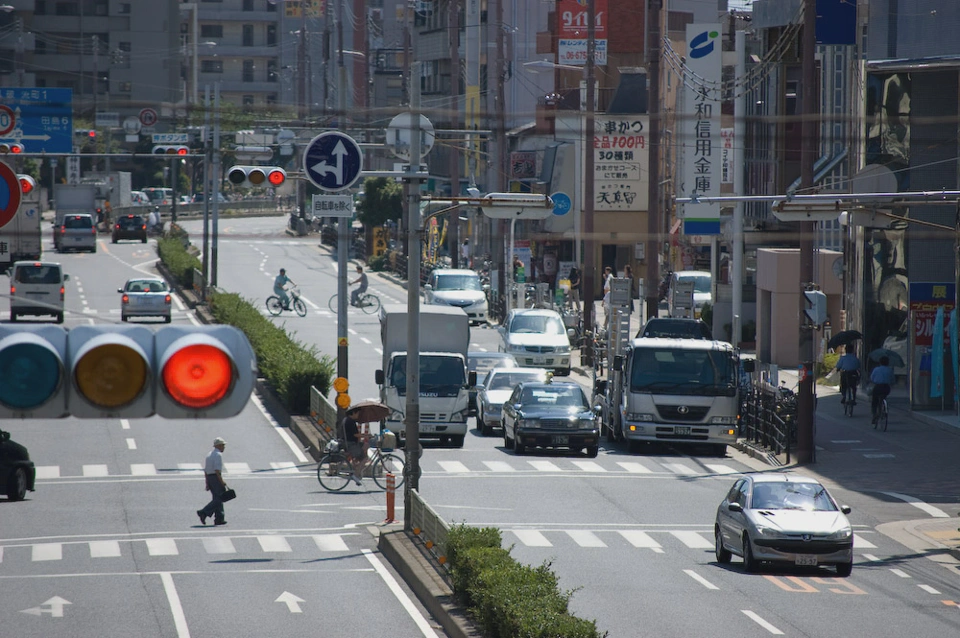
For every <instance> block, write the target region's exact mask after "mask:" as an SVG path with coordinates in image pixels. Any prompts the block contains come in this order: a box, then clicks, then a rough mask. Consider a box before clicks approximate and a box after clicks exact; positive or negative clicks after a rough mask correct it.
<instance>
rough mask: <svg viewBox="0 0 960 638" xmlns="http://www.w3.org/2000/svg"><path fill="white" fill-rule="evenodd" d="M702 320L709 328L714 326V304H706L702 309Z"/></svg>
mask: <svg viewBox="0 0 960 638" xmlns="http://www.w3.org/2000/svg"><path fill="white" fill-rule="evenodd" d="M700 318H701V319H703V322H704V323H705V324H707V325H708V326H713V304H712V303H709V302H708V303H705V304H703V306H702V307H701V308H700Z"/></svg>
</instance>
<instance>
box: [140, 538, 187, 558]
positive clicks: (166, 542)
mask: <svg viewBox="0 0 960 638" xmlns="http://www.w3.org/2000/svg"><path fill="white" fill-rule="evenodd" d="M146 543H147V553H148V554H150V555H151V556H176V555H177V554H179V553H180V552H179V551H178V550H177V541H175V540H174V539H172V538H148V539H146Z"/></svg>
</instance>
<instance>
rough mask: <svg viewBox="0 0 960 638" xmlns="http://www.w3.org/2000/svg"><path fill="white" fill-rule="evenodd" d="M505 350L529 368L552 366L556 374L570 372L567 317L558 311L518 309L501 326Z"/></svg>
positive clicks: (521, 364)
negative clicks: (564, 319)
mask: <svg viewBox="0 0 960 638" xmlns="http://www.w3.org/2000/svg"><path fill="white" fill-rule="evenodd" d="M499 330H500V335H501V337H502V339H503V343H502V344H501V345H500V351H501V352H508V353H510V354H512V355H513V358H514V359H516V360H517V363H519V364H520V366H521V367H525V368H551V369H553V371H554V372H555V373H556V374H562V375H568V374H570V337H571V335H572V334H573V332H574V331H573V329H569V330H567V329H566V327H565V326H564V325H563V319H561V318H560V315H559V314H558V313H557V311H555V310H545V309H539V308H528V309H515V310H511V311H510V313H509V314H508V315H507V319H506V321H504V322H503V326H501V327H500V328H499Z"/></svg>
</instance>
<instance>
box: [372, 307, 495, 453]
mask: <svg viewBox="0 0 960 638" xmlns="http://www.w3.org/2000/svg"><path fill="white" fill-rule="evenodd" d="M408 320H409V317H408V315H407V306H406V304H386V305H384V306H383V307H382V308H381V309H380V342H381V344H382V345H383V368H382V369H380V370H377V372H376V381H377V385H379V386H380V401H381V402H382V403H383V404H384V405H386V406H387V407H389V408H390V415H389V416H388V417H387V420H386V426H387V427H388V428H389V429H390V430H391V431H392V432H395V433H397V434H398V435H399V436H400V438H401V440H403V439H404V438H405V426H404V423H403V419H404V415H405V414H406V407H407V406H406V400H407V399H406V395H407V392H406V386H407V384H406V378H407V325H408ZM419 320H420V436H421V438H424V439H428V438H429V439H440V442H441V443H446V444H452V445H454V446H456V447H463V439H464V437H465V436H466V434H467V414H468V413H469V398H470V394H469V389H470V387H471V386H472V385H475V384H476V374H477V373H476V372H470V373H469V374H468V373H467V347H468V345H469V343H470V318H469V317H467V314H466V313H465V312H464V311H463V309H461V308H454V307H449V306H427V305H421V306H420V310H419Z"/></svg>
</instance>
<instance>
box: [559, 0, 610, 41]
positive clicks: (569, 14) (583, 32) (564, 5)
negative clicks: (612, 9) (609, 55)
mask: <svg viewBox="0 0 960 638" xmlns="http://www.w3.org/2000/svg"><path fill="white" fill-rule="evenodd" d="M593 10H594V13H595V14H596V16H597V18H596V27H595V31H594V33H595V37H596V38H597V39H602V38H606V37H607V15H608V14H607V0H594V3H593ZM588 19H589V14H588V13H587V0H560V1H559V2H558V3H557V23H558V25H559V27H560V37H561V38H567V39H570V38H576V39H582V40H586V39H587V20H588Z"/></svg>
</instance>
